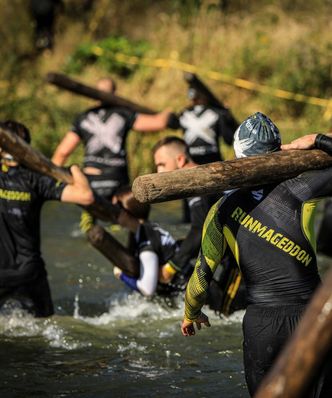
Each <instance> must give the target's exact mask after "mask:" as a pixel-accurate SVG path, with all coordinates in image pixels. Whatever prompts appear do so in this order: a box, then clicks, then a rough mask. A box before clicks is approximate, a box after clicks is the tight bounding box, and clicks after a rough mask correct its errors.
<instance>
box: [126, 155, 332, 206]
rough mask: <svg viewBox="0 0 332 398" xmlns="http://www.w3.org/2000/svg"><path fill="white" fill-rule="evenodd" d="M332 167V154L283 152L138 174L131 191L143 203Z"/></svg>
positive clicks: (259, 182) (198, 194) (264, 182)
mask: <svg viewBox="0 0 332 398" xmlns="http://www.w3.org/2000/svg"><path fill="white" fill-rule="evenodd" d="M329 166H332V156H329V155H328V154H326V153H325V152H323V151H321V150H318V149H313V150H300V151H299V150H297V151H296V150H293V151H280V152H275V153H272V154H266V155H258V156H250V157H247V158H242V159H235V160H228V161H224V162H215V163H209V164H204V165H200V166H196V167H193V168H188V169H180V170H175V171H169V172H164V173H158V174H157V173H154V174H146V175H143V176H139V177H137V178H136V179H135V181H134V183H133V186H132V191H133V193H134V196H135V198H136V199H137V200H138V201H140V202H142V203H156V202H165V201H167V200H174V199H182V198H186V197H191V196H202V195H208V194H215V193H218V192H220V193H221V192H223V191H225V190H228V189H234V188H246V187H255V186H258V185H264V184H270V183H275V182H279V181H283V180H286V179H288V178H292V177H295V176H296V175H298V174H300V173H302V172H304V171H307V170H314V169H322V168H325V167H329Z"/></svg>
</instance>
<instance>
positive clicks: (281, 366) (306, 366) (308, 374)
mask: <svg viewBox="0 0 332 398" xmlns="http://www.w3.org/2000/svg"><path fill="white" fill-rule="evenodd" d="M331 348H332V271H329V273H328V274H327V275H326V277H325V280H324V282H323V284H322V285H321V286H320V288H319V289H318V290H317V292H316V293H315V295H314V297H313V299H312V300H311V302H310V304H309V306H308V308H307V310H306V311H305V313H304V315H303V318H302V320H301V322H300V324H299V325H298V328H297V329H296V332H295V333H294V335H293V337H292V338H291V340H290V341H289V343H288V344H287V345H286V347H285V349H284V350H283V351H282V353H281V354H280V356H279V357H278V359H277V361H276V363H275V365H274V366H273V368H272V369H271V371H270V372H269V374H268V375H267V376H266V377H265V379H264V380H263V382H262V384H261V386H260V388H259V389H258V391H257V393H256V394H255V398H266V397H269V398H299V397H304V396H307V395H306V394H307V393H308V390H309V388H310V385H311V383H312V382H313V380H314V379H315V377H317V370H318V369H319V367H320V366H321V365H322V363H323V362H324V359H326V358H327V354H328V353H329V351H330V349H331ZM328 359H329V360H331V358H328ZM327 377H331V375H328V376H327Z"/></svg>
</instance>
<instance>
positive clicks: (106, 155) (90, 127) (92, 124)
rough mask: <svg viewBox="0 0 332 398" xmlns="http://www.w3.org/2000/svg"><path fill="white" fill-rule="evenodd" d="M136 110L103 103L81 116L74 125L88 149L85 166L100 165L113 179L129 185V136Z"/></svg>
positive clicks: (74, 129)
mask: <svg viewBox="0 0 332 398" xmlns="http://www.w3.org/2000/svg"><path fill="white" fill-rule="evenodd" d="M135 119H136V113H135V112H133V111H130V110H128V109H125V108H116V107H109V106H106V105H102V106H99V107H96V108H91V109H88V110H87V111H86V112H84V113H82V114H81V115H79V116H78V117H77V119H76V120H75V122H74V125H73V127H72V131H73V132H74V133H76V134H77V135H78V136H79V137H80V139H81V140H82V142H83V144H84V148H85V154H84V166H85V167H96V168H99V169H101V170H102V171H103V173H105V174H107V175H108V177H109V178H110V179H115V180H119V181H120V182H121V183H122V184H127V183H128V181H129V178H128V168H127V153H126V147H125V144H126V139H127V135H128V132H129V130H130V129H131V128H132V126H133V124H134V122H135Z"/></svg>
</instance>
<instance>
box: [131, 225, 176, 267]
mask: <svg viewBox="0 0 332 398" xmlns="http://www.w3.org/2000/svg"><path fill="white" fill-rule="evenodd" d="M136 242H137V255H139V254H140V253H142V252H144V251H153V252H154V253H156V254H157V256H158V261H159V266H162V265H164V264H165V263H167V261H168V260H169V259H170V258H171V257H172V256H174V253H175V252H176V251H177V249H178V245H177V242H176V240H175V239H174V238H173V236H172V235H171V234H170V233H169V232H168V231H166V230H164V229H163V228H161V227H160V226H159V225H158V224H155V223H151V222H148V221H146V222H145V223H144V224H140V226H139V228H138V230H137V233H136Z"/></svg>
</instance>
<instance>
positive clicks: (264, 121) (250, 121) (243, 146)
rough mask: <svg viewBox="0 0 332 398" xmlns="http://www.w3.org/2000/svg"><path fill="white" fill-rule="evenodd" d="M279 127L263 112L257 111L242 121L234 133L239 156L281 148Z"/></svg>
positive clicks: (235, 149)
mask: <svg viewBox="0 0 332 398" xmlns="http://www.w3.org/2000/svg"><path fill="white" fill-rule="evenodd" d="M280 145H281V138H280V133H279V130H278V127H277V126H276V125H275V124H274V123H273V122H272V121H271V120H270V119H269V118H268V117H267V116H265V115H264V114H263V113H260V112H256V113H254V114H253V115H251V116H249V117H248V118H247V119H246V120H245V121H244V122H242V123H241V124H240V126H239V128H238V129H237V130H236V132H235V135H234V151H235V156H236V157H237V158H243V157H246V156H252V155H259V154H262V153H269V152H275V151H279V150H280Z"/></svg>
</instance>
